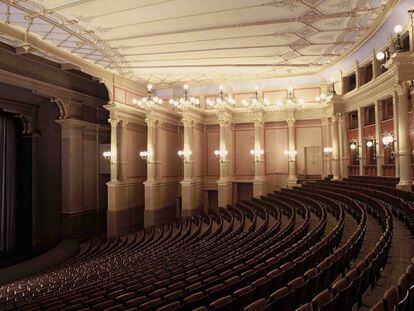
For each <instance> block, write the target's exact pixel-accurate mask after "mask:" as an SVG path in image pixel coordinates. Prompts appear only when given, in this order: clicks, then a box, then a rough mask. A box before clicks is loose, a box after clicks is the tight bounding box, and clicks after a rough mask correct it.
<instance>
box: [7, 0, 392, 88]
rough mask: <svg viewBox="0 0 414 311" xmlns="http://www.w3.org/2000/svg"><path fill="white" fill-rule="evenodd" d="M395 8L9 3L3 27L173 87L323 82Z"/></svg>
mask: <svg viewBox="0 0 414 311" xmlns="http://www.w3.org/2000/svg"><path fill="white" fill-rule="evenodd" d="M396 2H397V0H370V1H368V0H224V1H223V0H209V1H205V0H140V1H133V0H123V1H114V0H0V22H4V23H7V24H10V25H13V26H15V27H18V28H20V29H22V30H23V31H28V32H30V33H32V34H35V35H36V36H38V37H39V38H41V39H43V40H45V41H47V42H49V43H51V44H54V45H56V46H58V47H60V48H62V49H64V50H65V51H69V52H71V53H73V54H75V55H77V56H79V57H81V58H83V59H85V60H88V61H90V62H92V63H95V64H98V65H100V66H103V67H105V68H108V69H111V70H114V71H117V72H119V73H120V74H122V75H125V76H128V77H132V78H135V79H136V80H139V81H150V82H152V83H154V84H158V85H159V86H161V87H168V86H175V85H177V84H182V83H184V82H186V83H194V84H201V83H216V82H222V81H229V80H239V79H243V80H246V79H264V78H274V77H278V76H285V75H300V74H307V73H316V72H318V71H320V70H322V69H324V68H326V66H329V65H331V64H333V63H335V62H336V61H338V60H339V58H340V57H343V56H344V55H346V54H347V53H349V52H350V51H352V50H353V48H354V47H355V46H357V45H359V44H360V43H361V42H362V41H363V40H366V39H367V37H368V36H369V35H370V34H371V33H372V31H373V29H375V28H376V27H377V26H378V25H379V23H380V21H381V18H382V17H383V16H384V14H386V12H387V10H389V9H390V8H392V7H393V5H395V3H396ZM37 53H38V55H40V54H41V53H42V51H37ZM50 57H52V56H50Z"/></svg>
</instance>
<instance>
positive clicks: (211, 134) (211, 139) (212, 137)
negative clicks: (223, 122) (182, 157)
mask: <svg viewBox="0 0 414 311" xmlns="http://www.w3.org/2000/svg"><path fill="white" fill-rule="evenodd" d="M206 140H207V141H206V175H207V177H217V178H218V177H219V176H220V164H219V160H218V159H217V158H216V156H215V155H214V150H218V149H219V147H220V132H219V131H218V130H210V129H207V133H206Z"/></svg>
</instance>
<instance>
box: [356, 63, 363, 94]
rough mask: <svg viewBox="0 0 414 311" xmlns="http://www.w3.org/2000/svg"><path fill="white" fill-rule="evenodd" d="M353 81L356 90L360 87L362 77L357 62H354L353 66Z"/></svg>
mask: <svg viewBox="0 0 414 311" xmlns="http://www.w3.org/2000/svg"><path fill="white" fill-rule="evenodd" d="M355 80H356V88H359V87H360V86H361V85H362V75H361V68H359V62H358V61H357V62H356V66H355Z"/></svg>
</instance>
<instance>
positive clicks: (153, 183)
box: [144, 114, 163, 227]
mask: <svg viewBox="0 0 414 311" xmlns="http://www.w3.org/2000/svg"><path fill="white" fill-rule="evenodd" d="M145 122H146V123H147V127H148V129H147V151H148V154H149V157H148V159H147V180H146V181H145V182H144V191H145V210H144V226H145V227H148V226H152V225H154V224H157V223H159V220H160V219H162V217H163V215H162V208H163V204H162V202H161V196H160V191H161V184H160V177H161V176H160V173H161V171H160V165H161V163H160V161H159V159H160V154H159V153H160V150H159V149H160V146H159V144H158V142H159V135H160V133H159V132H160V131H159V127H160V125H161V124H160V121H159V120H158V119H157V118H155V117H153V116H151V115H148V114H147V118H146V119H145Z"/></svg>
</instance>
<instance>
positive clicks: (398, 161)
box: [392, 92, 400, 177]
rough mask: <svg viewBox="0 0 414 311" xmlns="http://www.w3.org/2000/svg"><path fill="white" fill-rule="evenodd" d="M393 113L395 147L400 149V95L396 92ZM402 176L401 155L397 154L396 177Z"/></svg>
mask: <svg viewBox="0 0 414 311" xmlns="http://www.w3.org/2000/svg"><path fill="white" fill-rule="evenodd" d="M392 114H393V121H394V122H393V125H394V137H395V138H396V139H395V142H394V149H395V150H398V143H399V139H398V127H399V126H398V123H399V121H398V120H399V114H398V95H397V93H396V92H394V93H393V94H392ZM399 176H400V157H398V156H396V157H395V177H399Z"/></svg>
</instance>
